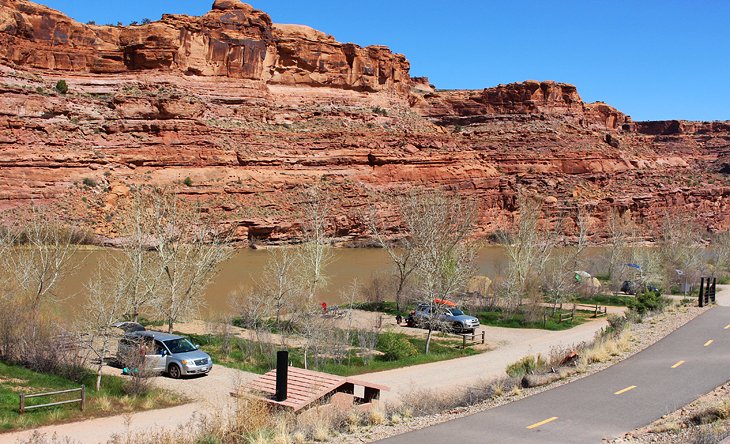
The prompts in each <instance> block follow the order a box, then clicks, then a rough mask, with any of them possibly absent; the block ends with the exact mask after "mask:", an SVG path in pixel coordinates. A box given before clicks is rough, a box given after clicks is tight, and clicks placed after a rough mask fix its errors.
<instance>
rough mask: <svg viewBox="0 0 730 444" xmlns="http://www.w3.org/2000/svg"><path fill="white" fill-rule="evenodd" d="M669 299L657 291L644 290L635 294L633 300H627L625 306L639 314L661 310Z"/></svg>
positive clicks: (667, 303)
mask: <svg viewBox="0 0 730 444" xmlns="http://www.w3.org/2000/svg"><path fill="white" fill-rule="evenodd" d="M669 303H670V300H669V299H667V298H665V297H664V296H662V294H661V293H660V292H658V291H645V292H643V293H639V294H637V295H636V298H635V299H634V300H633V301H628V304H627V306H628V307H629V309H631V310H632V311H635V312H636V313H638V314H640V315H641V316H643V315H645V314H647V313H650V312H652V311H661V310H663V309H664V308H665V307H667V306H668V305H669Z"/></svg>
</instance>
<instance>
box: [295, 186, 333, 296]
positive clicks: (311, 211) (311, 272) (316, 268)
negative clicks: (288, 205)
mask: <svg viewBox="0 0 730 444" xmlns="http://www.w3.org/2000/svg"><path fill="white" fill-rule="evenodd" d="M302 206H303V208H304V224H303V225H302V228H303V237H304V242H303V244H302V245H301V248H299V252H300V256H299V261H300V262H301V267H302V271H303V272H304V273H305V274H304V276H305V279H304V284H305V288H306V302H307V304H310V305H312V304H314V303H315V297H316V295H317V291H318V290H319V289H320V288H321V287H322V286H323V285H325V284H326V282H327V276H326V275H325V274H324V268H325V267H326V266H327V265H328V264H329V263H330V262H331V261H332V248H331V240H330V238H329V237H328V235H327V218H328V217H329V216H330V212H331V208H330V201H329V196H328V195H327V194H326V192H325V191H324V190H323V189H322V188H320V187H319V186H317V185H315V186H313V187H311V188H309V189H308V190H307V192H306V195H305V201H304V202H303V204H302Z"/></svg>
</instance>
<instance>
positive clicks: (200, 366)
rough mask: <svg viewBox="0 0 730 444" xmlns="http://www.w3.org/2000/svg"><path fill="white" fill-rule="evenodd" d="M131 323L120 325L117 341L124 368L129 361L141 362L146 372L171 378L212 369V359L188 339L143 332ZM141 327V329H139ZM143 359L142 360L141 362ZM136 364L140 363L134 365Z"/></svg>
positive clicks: (118, 325) (143, 330) (118, 355)
mask: <svg viewBox="0 0 730 444" xmlns="http://www.w3.org/2000/svg"><path fill="white" fill-rule="evenodd" d="M133 324H134V323H129V322H127V323H119V324H115V327H119V328H122V329H124V330H125V332H126V333H125V334H124V336H123V337H122V338H121V339H120V340H119V346H118V348H117V359H118V360H119V362H121V363H122V364H123V365H125V366H127V365H129V364H130V361H143V365H144V366H145V368H146V369H148V370H150V371H153V372H159V373H167V374H168V375H169V376H170V377H171V378H173V379H178V378H180V377H182V376H188V375H200V374H207V373H209V372H210V370H211V369H212V368H213V360H212V359H211V357H210V356H209V355H208V354H207V353H205V352H203V351H201V350H200V349H199V348H198V346H197V345H195V344H193V343H192V342H190V340H189V339H187V338H185V337H183V336H178V335H172V334H168V333H162V332H157V331H149V330H145V329H144V327H142V330H140V329H139V327H137V326H138V325H139V324H136V325H137V326H135V325H133ZM140 327H141V326H140ZM142 356H144V359H143V360H142V359H140V358H141V357H142ZM136 365H139V364H136Z"/></svg>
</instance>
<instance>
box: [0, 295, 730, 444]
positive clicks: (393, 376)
mask: <svg viewBox="0 0 730 444" xmlns="http://www.w3.org/2000/svg"><path fill="white" fill-rule="evenodd" d="M726 293H727V294H726V295H725V299H726V300H727V303H728V304H729V305H730V291H728V292H726ZM718 299H720V298H718ZM378 318H379V315H378V314H376V313H370V312H360V311H353V325H356V326H358V327H360V328H369V327H370V326H373V325H375V323H377V322H381V321H379V320H378ZM355 319H356V320H357V321H356V322H357V323H356V324H355V323H354V320H355ZM334 322H335V323H344V325H346V324H348V323H349V322H350V320H349V318H348V317H347V315H345V316H342V317H339V318H336V319H334ZM382 324H383V328H384V329H386V330H396V331H403V332H405V333H407V334H418V335H423V334H425V331H423V330H418V329H410V328H407V327H402V326H397V325H396V324H395V319H393V318H392V317H388V316H384V317H383V318H382ZM344 325H343V326H344ZM605 325H606V320H605V318H604V319H599V320H595V321H591V322H587V323H585V324H582V325H580V326H577V327H575V328H572V329H570V330H564V331H557V332H551V331H544V330H530V329H507V328H497V327H486V328H484V330H485V331H486V340H487V343H488V345H489V346H490V347H494V350H491V351H488V352H485V353H482V354H480V355H475V356H469V357H465V358H460V359H455V360H449V361H443V362H437V363H431V364H424V365H419V366H413V367H407V368H402V369H396V370H389V371H384V372H377V373H369V374H366V375H361V376H360V377H359V379H362V380H365V381H369V382H373V383H380V384H384V385H386V386H389V387H390V389H391V390H390V391H388V392H385V393H383V399H384V400H386V401H390V402H397V401H398V398H399V396H400V395H401V394H402V393H407V392H408V391H411V390H413V389H418V388H431V389H434V388H438V389H440V390H449V389H453V388H457V387H461V386H465V385H468V384H470V383H472V382H474V381H475V380H479V379H491V378H493V377H499V376H502V375H504V370H505V368H506V366H507V365H509V364H511V363H513V362H515V361H517V360H518V359H520V358H522V357H523V356H525V355H528V354H537V353H542V354H545V355H547V354H549V353H550V351H551V350H552V349H554V348H556V347H559V348H569V347H571V346H573V345H575V344H578V343H581V342H586V341H590V340H592V339H593V337H594V336H595V334H596V332H598V331H599V330H600V329H601V328H603V327H604V326H605ZM178 329H179V330H180V331H186V332H190V333H205V332H207V331H210V325H207V324H206V323H205V322H194V323H188V324H181V325H179V326H177V327H176V330H178ZM236 334H237V335H241V336H243V337H245V335H247V334H248V333H247V332H246V331H245V330H243V329H237V330H236ZM280 339H281V338H275V339H273V340H275V341H277V342H278V341H279V340H280ZM106 372H107V373H110V374H119V373H120V371H119V369H115V368H108V369H107V370H106ZM255 377H256V375H254V374H252V373H247V372H243V371H239V370H234V369H229V368H225V367H221V366H215V367H214V369H213V371H212V372H211V374H210V375H208V376H205V377H198V378H193V379H184V380H172V379H169V378H165V377H160V378H156V380H155V383H156V384H158V385H159V386H161V387H164V388H167V389H169V390H174V391H176V392H179V393H181V394H183V395H184V396H186V397H188V398H189V399H192V400H194V402H192V403H190V404H186V405H183V406H179V407H174V408H169V409H163V410H153V411H148V412H142V413H138V414H135V415H120V416H114V417H109V418H100V419H92V420H88V421H82V422H77V423H71V424H60V425H55V426H47V427H42V428H39V429H36V430H35V431H37V432H40V433H43V434H46V435H48V436H52V435H56V436H58V437H68V438H69V439H70V440H71V442H81V443H104V442H106V441H108V440H109V439H111V438H112V437H113V436H114V435H124V434H127V433H144V432H145V431H149V430H159V429H160V428H161V427H164V428H169V429H175V428H178V427H182V426H184V425H186V424H188V423H189V422H190V421H192V420H195V418H196V417H199V416H201V415H208V414H212V413H215V412H219V411H223V410H224V409H228V408H231V406H232V401H231V397H230V395H229V394H230V392H232V391H234V390H235V389H236V388H238V387H239V386H240V385H241V384H245V383H247V382H248V381H250V380H252V379H253V378H255ZM33 432H34V431H23V432H16V433H6V434H1V435H0V444H5V443H16V442H18V441H20V440H27V439H28V438H29V437H30V436H31V435H32V433H33Z"/></svg>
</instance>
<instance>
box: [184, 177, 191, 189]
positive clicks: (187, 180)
mask: <svg viewBox="0 0 730 444" xmlns="http://www.w3.org/2000/svg"><path fill="white" fill-rule="evenodd" d="M183 184H185V186H186V187H192V186H193V179H191V178H190V176H188V177H186V178H185V180H183Z"/></svg>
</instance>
